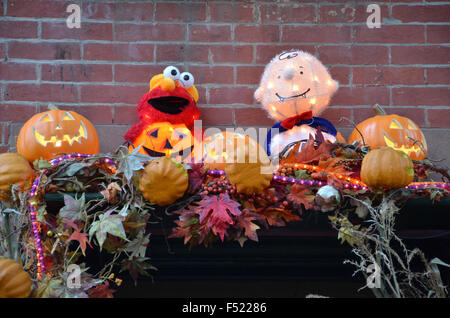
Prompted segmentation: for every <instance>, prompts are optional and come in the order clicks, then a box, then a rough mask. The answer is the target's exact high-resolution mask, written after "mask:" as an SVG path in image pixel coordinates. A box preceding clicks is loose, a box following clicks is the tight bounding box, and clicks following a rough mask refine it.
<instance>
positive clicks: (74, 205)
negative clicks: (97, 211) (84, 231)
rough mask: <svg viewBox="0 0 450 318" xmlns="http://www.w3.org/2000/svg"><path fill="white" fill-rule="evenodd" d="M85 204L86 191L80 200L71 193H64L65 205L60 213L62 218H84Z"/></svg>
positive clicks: (74, 219)
mask: <svg viewBox="0 0 450 318" xmlns="http://www.w3.org/2000/svg"><path fill="white" fill-rule="evenodd" d="M84 206H85V198H84V193H83V194H82V195H81V198H80V199H78V200H77V199H74V198H73V197H72V196H70V195H67V194H64V206H63V207H62V208H61V210H59V215H60V217H62V218H66V219H70V220H72V221H76V220H80V219H81V218H82V211H83V209H84Z"/></svg>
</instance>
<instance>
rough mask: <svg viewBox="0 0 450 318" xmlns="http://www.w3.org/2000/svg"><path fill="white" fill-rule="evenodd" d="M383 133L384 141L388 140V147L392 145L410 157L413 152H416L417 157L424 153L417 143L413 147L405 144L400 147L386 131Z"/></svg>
mask: <svg viewBox="0 0 450 318" xmlns="http://www.w3.org/2000/svg"><path fill="white" fill-rule="evenodd" d="M383 135H384V141H385V142H386V146H388V147H391V148H393V149H395V150H399V151H402V152H404V153H406V154H407V155H408V156H410V157H411V154H415V155H416V157H420V156H422V155H424V153H423V151H422V149H421V148H420V147H419V146H417V145H413V146H411V147H406V146H405V145H401V146H400V147H399V146H398V144H397V143H396V142H395V141H393V140H392V139H391V138H390V137H389V136H388V134H387V133H386V132H383Z"/></svg>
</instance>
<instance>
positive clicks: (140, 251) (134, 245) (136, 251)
mask: <svg viewBox="0 0 450 318" xmlns="http://www.w3.org/2000/svg"><path fill="white" fill-rule="evenodd" d="M149 242H150V234H147V235H145V236H144V231H141V232H139V235H138V236H137V237H136V238H135V239H134V240H132V241H131V242H130V243H128V244H127V246H126V248H125V251H127V252H131V256H137V257H145V251H146V250H147V246H148V243H149Z"/></svg>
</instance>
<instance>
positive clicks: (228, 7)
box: [209, 3, 255, 23]
mask: <svg viewBox="0 0 450 318" xmlns="http://www.w3.org/2000/svg"><path fill="white" fill-rule="evenodd" d="M209 10H210V16H211V21H212V22H233V23H248V22H254V20H255V19H254V13H253V10H254V6H253V4H241V3H209Z"/></svg>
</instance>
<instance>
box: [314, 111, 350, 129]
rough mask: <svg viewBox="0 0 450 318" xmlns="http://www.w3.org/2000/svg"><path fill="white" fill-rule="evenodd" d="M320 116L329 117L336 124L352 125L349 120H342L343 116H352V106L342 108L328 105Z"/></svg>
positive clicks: (342, 125)
mask: <svg viewBox="0 0 450 318" xmlns="http://www.w3.org/2000/svg"><path fill="white" fill-rule="evenodd" d="M320 117H323V118H325V119H328V120H329V121H330V122H331V123H332V124H333V125H334V126H338V125H339V126H340V127H348V126H352V124H351V123H350V122H348V121H347V120H342V121H341V118H342V117H346V118H348V119H351V118H352V110H351V108H340V107H333V106H332V107H327V108H326V109H325V110H324V111H323V112H322V113H321V114H320Z"/></svg>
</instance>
